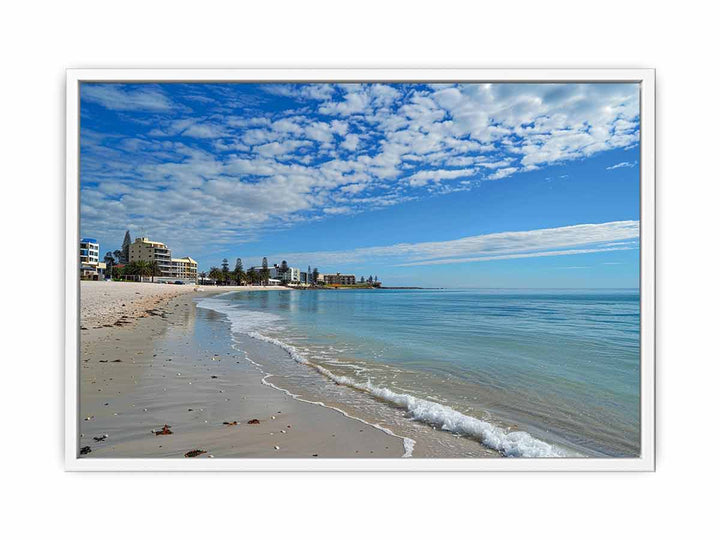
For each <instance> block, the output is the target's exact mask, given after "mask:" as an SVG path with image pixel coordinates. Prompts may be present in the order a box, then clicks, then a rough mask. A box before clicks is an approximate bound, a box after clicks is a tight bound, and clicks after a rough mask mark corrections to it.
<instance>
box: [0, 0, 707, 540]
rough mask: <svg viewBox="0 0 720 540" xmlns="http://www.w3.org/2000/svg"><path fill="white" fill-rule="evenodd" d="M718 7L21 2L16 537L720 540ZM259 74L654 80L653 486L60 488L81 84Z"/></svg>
mask: <svg viewBox="0 0 720 540" xmlns="http://www.w3.org/2000/svg"><path fill="white" fill-rule="evenodd" d="M464 4H465V5H464ZM471 4H472V5H471ZM708 5H710V4H709V3H706V2H695V1H685V2H682V3H681V4H676V3H672V4H671V3H660V2H629V1H627V0H624V1H615V0H603V1H602V2H599V1H597V2H577V1H554V2H553V1H546V2H537V1H519V0H516V1H514V2H493V3H481V2H472V3H471V2H467V3H462V2H455V1H451V0H445V1H443V2H437V1H435V2H428V1H420V0H415V1H413V2H391V1H389V0H383V1H374V0H363V1H361V2H338V1H337V0H336V1H326V2H310V1H305V2H297V1H296V2H282V1H278V0H275V1H273V2H267V3H265V2H213V1H209V0H208V1H205V2H197V1H195V2H187V1H180V0H174V1H172V2H169V1H155V2H149V1H135V0H125V1H123V2H98V1H77V2H71V1H65V2H46V3H41V2H5V3H3V7H2V8H0V11H1V14H0V45H1V47H0V54H1V55H2V67H3V68H4V71H3V77H2V84H1V85H0V95H1V97H2V116H0V126H1V128H2V129H0V137H1V138H2V145H0V148H1V149H2V168H0V177H1V178H2V196H1V197H0V198H1V199H2V212H0V219H1V220H2V222H1V223H2V232H3V239H4V240H5V245H4V246H3V257H2V265H0V266H1V267H2V269H1V270H0V272H2V276H1V277H2V283H3V285H4V287H3V292H2V296H1V298H2V300H3V304H4V310H3V312H2V313H3V314H2V317H3V322H2V327H1V328H2V336H3V337H2V341H3V344H4V348H3V354H2V356H0V362H2V366H3V372H2V374H3V381H2V388H3V390H2V392H0V396H1V399H2V401H1V404H2V415H3V416H2V418H3V425H2V428H0V433H2V439H3V441H2V446H1V447H0V448H2V454H3V458H4V460H5V467H4V470H3V472H2V484H3V487H4V489H3V490H2V491H3V493H4V495H5V496H6V497H7V500H6V501H5V503H4V504H3V511H4V512H3V513H4V514H5V517H4V518H3V521H4V522H3V525H4V527H3V528H7V527H8V526H18V527H20V529H18V531H17V533H16V534H18V535H19V534H23V533H24V534H23V536H25V535H27V534H29V532H30V531H37V532H39V533H41V534H43V535H44V536H48V535H59V534H60V533H61V531H64V530H65V531H68V532H70V533H71V534H73V535H74V536H75V537H81V538H94V537H95V538H103V539H113V538H124V539H125V538H133V537H140V538H142V537H158V538H160V537H170V536H174V537H178V538H180V537H191V536H192V537H197V538H212V537H216V536H218V535H221V534H225V535H228V537H235V538H241V537H248V536H250V537H276V536H280V535H288V536H292V537H293V538H295V537H304V536H306V535H307V536H308V537H311V538H342V537H345V536H355V535H357V536H360V537H369V536H377V537H388V536H389V535H390V534H395V535H402V536H409V535H411V534H412V535H416V536H434V537H438V538H441V537H448V538H450V537H457V536H459V535H460V534H461V533H463V532H464V533H467V534H472V535H473V536H474V537H479V538H483V537H484V538H488V537H492V538H519V537H523V536H528V537H534V538H550V537H552V538H571V537H572V538H602V539H603V540H607V539H608V538H632V537H638V538H639V537H647V536H649V535H650V534H655V533H656V534H658V535H659V534H663V535H664V534H668V535H669V534H682V535H683V536H685V537H690V538H692V537H705V536H709V535H710V534H711V531H712V530H713V529H714V528H715V527H714V526H713V525H712V521H714V518H715V517H716V516H715V514H716V513H717V495H716V490H715V488H714V487H713V486H714V484H713V483H712V482H711V480H712V479H713V478H714V479H717V472H716V471H717V457H716V455H715V453H716V450H717V448H718V442H719V441H718V430H719V429H720V428H719V427H718V422H717V414H716V411H717V404H716V403H717V401H716V399H715V398H716V394H717V391H716V387H717V379H718V374H719V373H718V358H719V357H720V355H718V353H717V350H716V347H715V337H716V336H717V334H718V329H717V323H718V314H717V311H716V309H717V305H718V300H719V299H718V287H717V285H716V281H715V280H717V278H718V275H717V270H716V269H717V265H716V264H713V263H717V255H716V253H717V232H718V225H717V220H716V219H717V215H718V210H717V207H718V202H717V199H718V187H717V185H718V180H719V178H718V172H717V167H716V165H715V163H714V161H713V160H714V159H715V158H716V157H718V150H717V146H718V138H717V136H716V128H717V126H718V106H717V101H718V98H717V93H718V87H719V86H718V82H719V81H718V71H717V65H716V64H717V61H716V59H715V57H714V55H713V54H712V53H711V49H715V48H716V47H717V29H716V24H717V17H716V16H713V15H711V13H710V11H709V8H708V7H707V6H708ZM713 43H714V44H715V45H713ZM244 66H246V67H250V66H252V67H261V66H268V67H291V66H292V67H304V66H326V67H396V66H413V67H655V68H657V70H658V72H657V87H658V93H657V97H658V126H659V131H658V135H659V136H658V152H657V156H658V158H657V161H658V180H657V188H658V189H657V195H658V238H659V242H658V326H657V341H658V380H657V389H658V408H657V410H658V432H657V436H658V439H657V440H658V452H657V456H658V462H657V469H658V470H657V472H656V473H654V474H653V473H645V474H497V473H496V474H425V475H420V474H412V475H411V474H384V475H380V474H354V475H351V474H106V473H102V474H100V473H99V474H89V473H86V474H78V473H72V474H71V473H66V472H64V471H63V463H62V435H63V425H62V419H63V417H62V403H63V401H62V398H63V386H62V373H63V367H62V366H63V358H62V351H63V333H62V331H63V330H62V315H63V310H64V307H63V296H62V294H63V293H62V286H63V279H64V278H63V249H64V247H63V223H64V208H63V189H64V186H63V182H64V180H63V171H64V154H63V152H64V139H63V137H64V135H63V134H64V116H63V114H64V70H65V68H67V67H244ZM17 236H20V237H22V238H24V239H27V241H28V242H31V244H32V247H30V248H29V249H28V250H25V249H21V248H20V247H19V245H18V244H17V243H16V241H15V237H17ZM713 499H714V502H713ZM707 527H710V528H709V529H707ZM25 531H27V532H25ZM230 535H232V536H230Z"/></svg>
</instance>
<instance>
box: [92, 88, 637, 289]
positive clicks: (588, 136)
mask: <svg viewBox="0 0 720 540" xmlns="http://www.w3.org/2000/svg"><path fill="white" fill-rule="evenodd" d="M80 96H81V107H80V126H81V127H80V146H81V152H80V208H81V210H80V212H81V214H80V229H81V235H82V236H87V237H92V238H97V239H98V241H99V243H100V252H101V254H104V253H105V252H106V251H113V250H115V249H118V248H119V247H120V244H121V243H122V240H123V236H124V234H125V231H126V230H128V229H129V230H130V234H131V235H132V237H133V238H135V237H137V236H148V237H149V238H150V239H152V240H156V241H160V242H164V243H166V244H167V245H168V246H169V247H170V248H171V250H172V253H173V256H174V257H183V256H191V257H193V258H194V259H196V260H197V261H198V263H199V268H200V270H207V269H209V268H210V267H211V266H220V264H221V261H222V259H223V258H227V259H228V260H229V261H230V266H231V267H232V266H234V264H235V260H236V258H238V257H240V258H242V260H243V264H244V267H245V268H246V269H247V268H248V267H250V266H252V265H259V264H260V262H261V259H262V257H263V256H266V257H267V258H268V261H269V262H270V264H273V263H278V264H279V263H280V262H281V261H282V260H287V262H288V264H289V265H290V266H294V267H298V268H301V269H302V270H305V269H307V267H308V266H311V267H313V268H314V267H317V268H318V269H319V270H320V272H321V273H335V272H343V273H345V272H349V273H354V274H356V275H357V276H358V278H359V277H360V276H367V275H370V274H372V275H373V276H375V275H377V276H378V277H379V278H380V279H381V280H382V281H383V284H384V285H388V286H423V287H518V288H526V287H527V288H538V287H552V288H558V287H561V288H562V287H568V288H620V287H633V288H634V287H637V286H638V284H639V218H640V209H639V208H640V206H639V205H640V174H639V166H638V163H639V159H640V157H639V144H638V143H639V86H638V85H636V84H568V83H560V84H518V83H496V84H486V83H482V84H476V83H473V84H469V83H464V84H416V83H407V84H380V83H377V84H374V83H373V84H295V83H259V84H248V83H234V84H225V83H222V84H219V83H212V84H211V83H141V84H124V83H102V84H101V83H82V86H81V93H80Z"/></svg>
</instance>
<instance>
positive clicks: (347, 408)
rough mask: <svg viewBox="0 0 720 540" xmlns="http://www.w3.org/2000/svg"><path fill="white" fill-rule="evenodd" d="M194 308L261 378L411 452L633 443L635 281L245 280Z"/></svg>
mask: <svg viewBox="0 0 720 540" xmlns="http://www.w3.org/2000/svg"><path fill="white" fill-rule="evenodd" d="M198 307H199V309H201V310H202V309H206V310H212V311H213V312H216V313H221V314H223V315H224V316H226V317H227V319H228V320H229V321H230V323H231V324H230V328H231V329H232V330H231V332H230V334H229V335H228V339H229V340H232V342H233V345H234V347H235V348H236V349H238V350H240V351H242V352H243V353H244V354H245V356H246V358H247V359H248V361H251V362H253V363H256V365H258V366H260V367H261V368H262V369H263V371H264V372H265V373H266V374H267V377H266V378H265V379H264V381H265V382H266V384H271V385H273V386H276V387H277V388H279V389H283V390H285V391H287V392H289V393H292V394H293V395H294V396H297V397H299V398H301V399H306V400H309V401H314V402H317V403H319V404H323V405H327V406H333V407H336V408H339V409H341V410H342V411H344V412H346V413H347V414H349V415H351V416H355V417H358V418H362V419H363V420H365V421H366V422H369V423H371V424H377V425H380V426H383V427H384V428H387V429H390V430H392V431H393V432H394V433H396V434H398V435H400V436H403V437H405V438H406V455H408V456H410V455H414V456H416V457H417V456H419V457H435V458H443V457H465V456H467V457H581V456H587V457H635V456H638V455H639V452H640V420H639V418H640V295H639V292H638V291H637V290H631V289H627V290H485V289H462V290H461V289H442V290H430V289H418V290H415V289H410V290H400V289H381V290H367V289H345V290H308V291H300V290H288V291H240V292H230V293H225V294H222V295H219V296H214V297H209V298H203V299H201V300H200V301H199V304H198ZM269 350H272V351H273V352H272V353H269V352H268V351H269Z"/></svg>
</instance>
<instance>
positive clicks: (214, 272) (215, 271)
mask: <svg viewBox="0 0 720 540" xmlns="http://www.w3.org/2000/svg"><path fill="white" fill-rule="evenodd" d="M208 276H209V277H210V279H214V280H215V284H216V285H218V284H219V283H220V281H221V280H222V278H223V273H222V270H220V269H219V268H218V267H217V266H213V267H211V268H210V272H208Z"/></svg>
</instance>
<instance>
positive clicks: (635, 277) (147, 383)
mask: <svg viewBox="0 0 720 540" xmlns="http://www.w3.org/2000/svg"><path fill="white" fill-rule="evenodd" d="M430 71H432V70H430ZM596 71H597V73H595V74H594V75H597V77H593V70H589V71H586V72H584V73H583V74H582V76H577V77H575V76H573V70H569V73H568V74H567V76H565V77H561V78H558V77H550V76H549V77H547V80H544V79H543V78H542V76H541V75H535V76H533V77H523V76H522V75H523V74H522V73H519V74H518V75H517V76H515V77H506V78H500V77H493V76H489V77H486V78H483V77H476V76H475V75H477V74H471V75H472V76H470V77H456V78H453V77H452V76H451V75H452V74H450V75H448V76H437V77H433V76H432V73H431V74H430V75H429V76H427V77H418V78H411V77H406V78H402V77H384V76H382V74H376V75H373V74H372V70H366V72H369V75H365V74H360V75H359V76H357V77H352V76H343V77H338V78H332V77H328V78H322V77H320V78H318V77H303V74H302V73H300V74H298V75H297V76H291V77H282V76H281V75H282V73H279V74H278V76H277V77H269V78H267V79H265V80H263V79H261V78H258V77H256V76H255V75H254V74H252V73H251V74H247V75H243V74H242V73H241V72H242V70H238V72H240V74H239V75H238V77H236V78H235V80H232V79H233V78H232V77H229V78H223V77H213V76H203V75H202V74H200V75H198V74H197V73H193V72H192V71H191V70H189V72H188V73H184V72H183V70H177V71H175V72H174V73H171V74H169V76H168V77H163V76H162V73H161V74H160V76H156V77H152V76H151V77H148V76H146V75H144V74H142V73H137V75H136V76H130V77H124V76H123V73H119V74H113V70H108V71H106V72H101V73H99V74H98V76H97V77H95V76H93V70H84V71H82V72H81V73H78V74H76V75H73V76H69V79H68V96H67V98H68V122H69V123H68V156H69V157H70V159H69V163H68V166H69V174H68V201H69V203H68V204H69V206H68V220H69V222H72V224H73V226H71V227H70V228H69V229H68V235H69V236H68V251H69V253H68V256H67V260H68V261H69V264H70V265H71V269H70V270H69V273H68V282H69V285H68V286H69V287H70V288H69V289H68V290H69V291H70V293H71V296H72V297H73V298H76V299H77V306H75V307H76V308H77V309H74V307H73V306H71V305H69V306H68V309H69V322H68V324H70V325H71V328H70V329H69V332H70V333H71V334H73V335H76V336H77V339H76V340H75V339H74V338H73V340H71V343H70V344H69V345H70V349H69V352H70V356H69V358H68V362H69V363H70V364H71V365H70V368H69V372H68V377H69V380H70V383H69V384H70V386H69V387H68V392H69V395H70V403H71V405H70V410H69V412H68V414H69V416H70V418H72V419H73V422H72V425H71V426H70V427H69V431H68V435H67V436H68V439H69V440H68V448H69V449H70V452H71V454H72V455H70V456H69V457H68V459H69V460H70V461H71V462H73V463H75V464H76V465H77V466H78V467H79V468H83V467H89V468H95V469H102V468H103V467H105V466H106V465H107V466H108V467H117V468H120V469H122V468H130V469H132V468H133V467H134V466H137V465H138V464H139V463H142V467H143V468H150V469H153V468H157V469H159V470H163V469H166V468H171V469H173V468H175V469H177V468H179V469H183V468H185V467H200V468H203V467H204V466H203V465H197V462H200V461H202V462H203V463H205V464H206V465H205V466H210V467H216V466H220V465H217V464H223V463H224V464H227V466H228V467H230V468H233V467H235V468H238V469H243V468H244V467H248V468H253V467H254V465H253V463H256V464H260V463H262V467H265V468H269V469H272V468H273V467H274V465H273V463H277V464H278V465H279V466H280V467H293V466H295V465H298V466H300V465H301V466H302V467H305V468H307V469H310V470H312V469H313V468H315V467H317V468H318V469H322V468H329V469H332V468H333V467H336V466H338V467H339V466H340V464H342V468H349V469H352V468H354V467H356V466H357V467H358V468H373V467H374V466H375V465H374V464H377V466H379V467H380V466H381V467H383V468H390V469H393V468H397V469H402V468H405V467H409V468H413V467H416V466H418V467H420V466H422V465H421V464H423V463H425V464H429V466H430V467H431V468H432V467H437V468H440V469H442V468H443V467H444V465H443V463H446V464H452V467H455V468H463V467H470V468H474V469H478V470H484V469H491V468H497V470H505V468H506V467H507V468H510V470H512V467H525V468H526V469H527V468H528V467H529V468H530V469H533V468H535V467H537V469H538V470H540V469H542V468H543V467H544V466H545V465H544V464H545V463H547V464H548V465H547V466H548V467H550V468H553V467H558V468H566V469H572V468H574V469H578V468H579V469H583V468H586V467H587V468H590V469H591V468H592V467H595V466H597V467H600V468H603V467H606V468H617V469H619V470H622V469H623V467H624V466H625V465H623V464H624V463H625V464H627V467H628V468H630V469H632V468H635V469H636V470H637V469H638V468H645V469H647V468H648V467H649V468H652V466H653V465H652V464H653V460H654V455H653V453H654V450H653V447H652V438H653V431H652V430H653V425H652V422H651V421H648V420H649V419H650V418H651V416H650V415H651V414H652V407H653V400H652V395H650V394H649V393H648V388H652V385H653V378H652V377H653V366H652V363H653V361H654V358H653V356H652V349H651V347H652V344H651V343H649V342H648V339H647V338H648V336H649V338H650V339H649V341H652V339H653V332H654V330H653V326H652V323H653V317H654V313H653V311H652V309H653V308H652V306H653V304H652V298H651V297H652V283H653V276H654V274H653V271H654V268H653V259H652V251H651V249H652V246H651V245H650V244H651V243H652V241H650V242H647V241H646V239H647V238H652V237H651V236H645V235H650V234H652V230H653V226H654V223H653V216H651V215H646V214H644V213H643V211H642V208H643V202H644V201H646V202H647V201H652V177H651V174H652V169H651V163H650V162H649V161H648V156H651V155H652V154H651V153H649V152H652V151H653V139H652V138H651V137H652V136H651V133H649V132H648V130H646V129H645V127H646V126H648V125H652V124H647V123H644V122H650V121H651V120H652V117H653V115H654V111H653V110H652V109H645V108H643V106H646V105H647V103H651V102H650V101H643V99H645V100H648V99H651V96H648V87H647V83H648V81H647V73H645V72H642V71H641V75H642V76H641V77H636V76H633V74H632V73H630V74H628V76H627V77H613V76H612V73H603V70H596ZM160 72H161V70H160ZM510 72H512V70H510ZM588 73H589V75H588ZM115 75H117V76H115ZM440 75H442V74H440ZM650 82H652V81H650ZM644 85H645V86H644ZM641 104H645V105H643V106H641ZM641 128H642V129H641ZM651 159H652V158H650V160H651ZM643 174H646V176H647V177H646V178H645V179H643ZM75 210H77V211H75ZM641 231H642V233H641ZM647 292H649V294H647ZM208 460H211V461H208ZM210 463H215V464H216V465H209V464H210ZM603 463H605V464H606V465H603ZM293 464H295V465H293ZM299 464H300V465H299ZM523 464H524V465H523ZM538 464H539V465H538ZM258 466H259V465H258Z"/></svg>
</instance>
